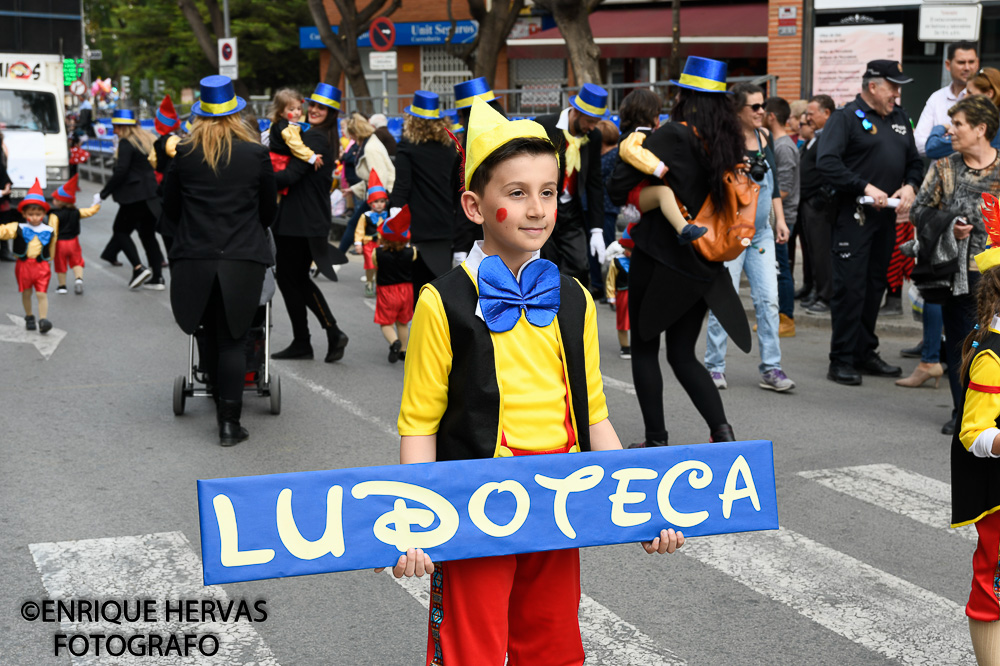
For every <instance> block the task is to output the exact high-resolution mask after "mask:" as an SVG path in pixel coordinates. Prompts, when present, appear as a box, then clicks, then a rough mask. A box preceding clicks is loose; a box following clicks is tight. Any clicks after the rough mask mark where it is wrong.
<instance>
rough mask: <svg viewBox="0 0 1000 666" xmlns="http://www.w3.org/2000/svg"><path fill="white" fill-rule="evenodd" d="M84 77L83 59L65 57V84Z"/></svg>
mask: <svg viewBox="0 0 1000 666" xmlns="http://www.w3.org/2000/svg"><path fill="white" fill-rule="evenodd" d="M82 77H83V59H82V58H76V59H74V58H65V59H64V60H63V85H65V86H68V85H70V84H71V83H73V82H74V81H76V80H77V79H79V78H82Z"/></svg>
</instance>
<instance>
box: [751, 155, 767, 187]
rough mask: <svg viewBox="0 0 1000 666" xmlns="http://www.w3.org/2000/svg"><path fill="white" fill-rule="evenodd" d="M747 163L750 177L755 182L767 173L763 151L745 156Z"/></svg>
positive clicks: (762, 178)
mask: <svg viewBox="0 0 1000 666" xmlns="http://www.w3.org/2000/svg"><path fill="white" fill-rule="evenodd" d="M747 164H748V170H749V172H750V177H751V178H753V179H754V180H755V181H757V182H760V181H762V180H764V176H765V175H766V174H767V169H768V164H767V159H766V158H765V157H764V155H763V153H757V154H756V155H754V156H753V157H749V158H747Z"/></svg>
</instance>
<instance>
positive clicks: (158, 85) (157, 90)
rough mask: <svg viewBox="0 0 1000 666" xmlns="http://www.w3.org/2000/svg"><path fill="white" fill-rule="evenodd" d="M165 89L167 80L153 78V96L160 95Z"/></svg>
mask: <svg viewBox="0 0 1000 666" xmlns="http://www.w3.org/2000/svg"><path fill="white" fill-rule="evenodd" d="M166 89H167V82H166V81H164V80H163V79H153V97H160V96H161V95H163V93H164V92H165V91H166Z"/></svg>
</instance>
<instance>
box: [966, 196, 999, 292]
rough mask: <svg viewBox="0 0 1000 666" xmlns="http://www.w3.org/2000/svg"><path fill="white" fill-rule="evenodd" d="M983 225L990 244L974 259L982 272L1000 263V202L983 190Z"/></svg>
mask: <svg viewBox="0 0 1000 666" xmlns="http://www.w3.org/2000/svg"><path fill="white" fill-rule="evenodd" d="M982 211H983V225H984V226H985V227H986V233H987V234H989V237H990V246H989V247H988V248H986V249H985V250H983V251H982V252H980V253H979V254H977V255H976V256H975V257H973V259H975V260H976V266H978V267H979V272H980V273H985V272H986V271H988V270H989V269H991V268H993V267H995V266H998V265H1000V202H997V198H996V197H995V196H993V195H992V194H987V193H986V192H983V204H982Z"/></svg>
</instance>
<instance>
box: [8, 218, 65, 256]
mask: <svg viewBox="0 0 1000 666" xmlns="http://www.w3.org/2000/svg"><path fill="white" fill-rule="evenodd" d="M54 241H55V239H54V238H53V239H52V240H50V241H49V242H48V243H46V244H45V245H43V246H42V253H41V254H40V255H38V256H37V257H36V258H35V260H36V261H48V260H49V257H50V256H52V252H51V250H52V245H53V244H54ZM10 251H11V252H13V253H14V255H15V256H17V257H18V258H19V259H27V258H28V257H27V254H28V243H27V242H26V241H25V240H24V235H23V234H21V225H20V224H19V225H17V235H15V236H14V240H13V241H11V243H10Z"/></svg>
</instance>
